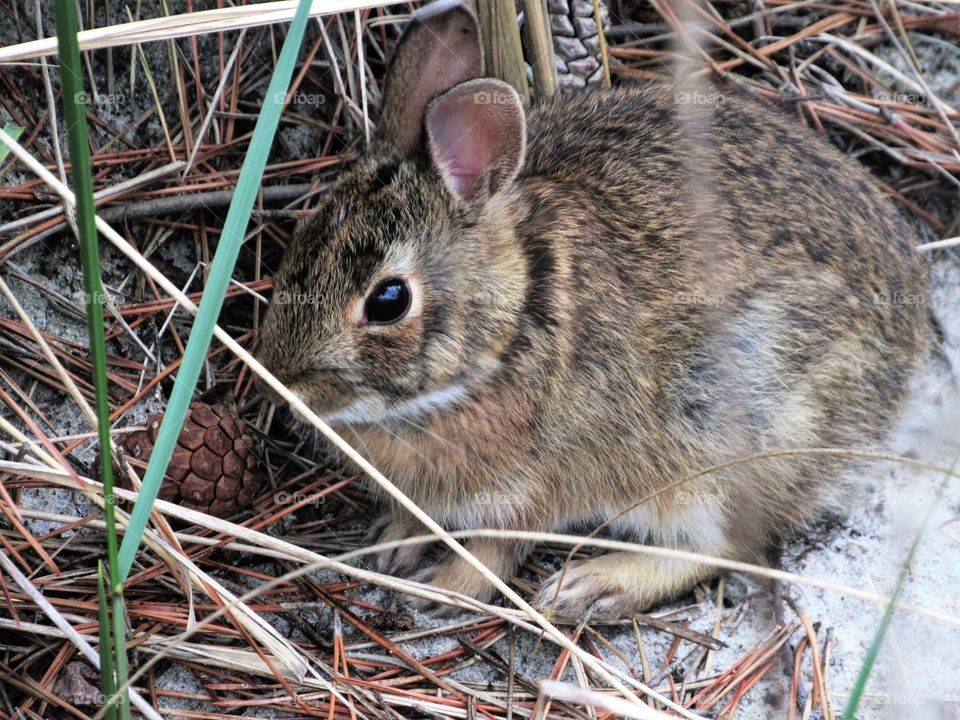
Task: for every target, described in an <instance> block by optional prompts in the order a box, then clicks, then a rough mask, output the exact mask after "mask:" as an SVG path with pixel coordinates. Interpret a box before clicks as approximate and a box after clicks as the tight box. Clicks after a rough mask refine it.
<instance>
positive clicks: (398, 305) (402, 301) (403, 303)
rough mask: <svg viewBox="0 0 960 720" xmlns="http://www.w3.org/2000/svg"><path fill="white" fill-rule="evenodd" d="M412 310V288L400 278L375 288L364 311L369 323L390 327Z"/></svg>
mask: <svg viewBox="0 0 960 720" xmlns="http://www.w3.org/2000/svg"><path fill="white" fill-rule="evenodd" d="M409 309H410V288H409V287H408V286H407V283H406V282H404V281H403V280H401V279H400V278H390V279H389V280H384V281H383V282H382V283H380V284H379V285H377V287H375V288H374V290H373V292H372V293H370V297H368V298H367V304H366V305H365V306H364V308H363V311H364V314H365V315H366V316H367V321H368V322H370V323H372V324H374V325H389V324H390V323H395V322H397V320H399V319H400V318H402V317H403V316H404V315H406V314H407V310H409Z"/></svg>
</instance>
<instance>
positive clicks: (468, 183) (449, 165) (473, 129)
mask: <svg viewBox="0 0 960 720" xmlns="http://www.w3.org/2000/svg"><path fill="white" fill-rule="evenodd" d="M460 119H462V120H464V122H465V123H472V124H470V125H468V127H467V130H466V132H465V134H463V135H461V136H460V137H459V138H454V137H453V135H455V134H456V132H457V131H458V130H461V129H462V128H463V126H462V125H460V124H459V123H454V124H453V125H452V126H450V127H447V128H444V130H441V133H440V134H441V135H442V136H443V137H442V138H437V144H438V145H440V146H441V147H442V150H441V152H440V153H439V154H438V156H437V164H438V165H439V166H440V171H441V172H442V173H443V175H444V179H445V180H446V181H447V182H448V184H449V185H451V188H450V189H451V190H453V191H454V192H455V193H456V194H457V195H459V196H460V197H462V198H464V199H469V198H470V197H472V195H473V190H474V189H475V188H474V186H475V185H476V183H477V180H479V178H480V175H482V174H483V171H484V170H485V169H486V168H487V166H488V165H489V164H490V162H491V159H492V158H491V153H490V150H491V147H490V143H489V141H487V139H486V138H484V137H482V135H483V134H484V133H483V130H482V128H481V127H480V126H479V125H478V124H477V123H476V121H474V120H473V119H472V118H469V117H465V118H460ZM441 158H442V159H441Z"/></svg>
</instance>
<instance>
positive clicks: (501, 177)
mask: <svg viewBox="0 0 960 720" xmlns="http://www.w3.org/2000/svg"><path fill="white" fill-rule="evenodd" d="M426 125H427V137H428V138H429V150H430V158H431V159H432V160H433V164H434V165H435V166H436V168H437V170H438V171H439V173H440V176H441V177H442V178H443V182H444V184H446V186H447V188H448V189H449V190H450V192H452V193H453V194H454V195H455V196H456V197H457V198H458V199H460V200H463V201H469V200H471V199H473V197H474V196H475V195H476V193H477V191H478V190H480V189H481V188H483V189H484V190H485V192H486V193H487V194H489V195H493V194H494V193H496V192H498V191H499V190H501V189H502V188H504V187H505V186H506V185H508V184H509V183H510V182H512V181H513V179H514V178H515V177H516V176H517V173H518V172H519V171H520V166H521V165H522V164H523V156H524V152H525V150H526V146H527V121H526V117H525V115H524V112H523V106H522V105H521V103H520V96H519V95H518V94H517V91H516V90H514V89H513V88H512V87H510V85H508V84H507V83H505V82H501V81H499V80H491V79H488V78H482V79H479V80H471V81H469V82H465V83H462V84H460V85H457V87H455V88H453V89H452V90H448V91H447V92H445V93H444V94H443V95H441V96H440V97H438V98H437V99H436V100H434V101H433V102H432V103H431V104H430V108H429V110H427V121H426Z"/></svg>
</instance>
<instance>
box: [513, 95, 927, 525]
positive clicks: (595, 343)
mask: <svg viewBox="0 0 960 720" xmlns="http://www.w3.org/2000/svg"><path fill="white" fill-rule="evenodd" d="M687 97H689V95H688V96H687ZM711 97H713V100H714V101H713V102H712V103H711V104H709V105H700V106H697V105H695V104H690V103H687V104H683V103H680V102H677V100H678V99H682V98H683V96H682V94H675V93H674V92H673V91H672V90H657V89H630V90H619V91H613V92H597V93H594V94H591V95H587V96H585V97H584V96H578V97H575V98H572V99H567V98H560V99H557V100H555V101H552V102H550V103H547V104H545V105H542V106H540V107H539V108H537V109H534V110H533V111H531V113H530V118H529V136H528V137H529V148H528V154H527V159H526V163H525V166H524V169H523V173H522V175H521V179H520V182H519V185H520V187H522V188H523V190H524V193H525V194H526V197H527V198H528V199H529V206H528V207H529V211H528V212H529V214H528V216H527V220H526V222H525V223H523V224H521V226H520V229H521V237H522V239H523V242H524V245H525V247H527V248H528V253H529V255H530V258H531V259H532V260H533V262H532V264H531V267H536V266H537V265H539V267H540V272H541V274H543V275H545V276H544V277H541V278H539V279H538V281H537V282H535V283H533V287H534V288H536V293H537V294H538V296H537V298H536V303H535V306H536V307H537V308H538V309H539V315H535V316H534V317H536V318H537V319H538V320H539V322H540V326H539V327H537V323H535V322H531V323H530V324H529V328H528V331H527V332H528V335H529V339H528V341H529V342H531V343H532V344H533V346H535V347H536V346H537V345H538V344H539V345H540V347H539V348H537V350H535V351H534V352H533V353H531V356H532V357H535V358H542V357H550V358H551V359H550V365H551V367H552V368H553V371H554V373H555V374H556V375H557V376H558V377H560V378H561V379H559V380H558V381H557V382H556V383H555V385H554V388H555V389H556V394H555V395H554V402H548V401H546V400H544V401H543V405H544V406H545V407H548V408H549V409H548V410H547V411H545V412H547V413H548V414H549V413H553V415H552V417H551V418H550V419H548V420H545V421H542V422H539V423H538V424H537V426H538V427H540V428H541V429H542V433H543V434H544V437H542V438H540V443H541V445H542V446H544V447H556V448H570V447H578V448H580V451H581V453H582V456H581V460H582V461H585V465H586V466H588V467H592V468H594V471H595V472H597V473H598V474H602V475H605V476H606V477H605V480H604V482H605V483H607V485H608V486H611V487H613V488H616V486H618V485H620V484H621V483H623V486H622V487H621V488H619V489H613V490H611V492H610V493H609V495H610V496H611V497H616V496H617V494H618V493H619V492H621V491H622V492H623V493H624V494H625V495H632V496H636V495H637V494H638V492H639V493H642V492H643V490H642V489H640V490H639V491H638V485H640V487H641V488H642V487H644V486H646V487H655V486H656V485H657V484H658V483H662V482H663V478H664V476H671V477H673V478H675V477H678V476H681V475H683V474H684V473H686V472H693V471H694V470H696V469H698V468H700V467H703V466H706V465H709V464H710V463H711V462H715V461H719V460H721V459H723V458H727V457H731V456H736V455H738V454H744V453H749V452H760V451H768V450H775V449H785V448H798V447H854V446H862V445H863V443H864V442H870V441H876V440H877V439H879V438H880V437H881V436H882V434H883V432H884V431H885V430H886V429H887V427H888V426H889V423H890V421H891V420H892V418H893V417H894V416H895V412H896V409H897V408H898V407H899V405H900V403H901V401H902V399H903V397H904V395H905V392H906V388H907V385H908V382H909V376H910V373H911V371H912V369H913V367H914V366H915V364H916V362H917V360H918V359H919V358H920V357H921V355H922V352H923V349H924V347H925V342H926V338H927V311H926V310H927V309H926V307H925V297H926V280H925V269H924V267H923V265H922V263H921V262H920V261H919V260H918V259H917V258H916V256H915V253H914V252H913V251H912V247H911V246H912V245H913V244H915V242H916V240H915V233H914V231H913V230H912V229H911V228H910V227H909V225H908V224H907V223H906V222H905V221H904V220H903V218H901V217H900V215H899V213H898V212H897V210H896V209H895V208H894V207H893V205H892V203H891V202H890V201H889V200H888V199H887V198H885V197H884V196H883V194H882V193H881V192H880V191H879V190H878V189H877V188H876V186H875V184H874V183H873V182H872V181H871V180H870V178H869V176H868V175H867V173H866V171H864V170H862V169H860V168H859V167H857V166H856V164H855V163H854V162H853V161H851V160H849V159H847V158H845V157H844V156H843V155H842V154H841V153H839V152H838V151H836V150H835V149H834V148H832V147H831V146H829V145H828V144H827V143H826V142H825V141H824V140H822V139H821V138H819V137H817V136H816V135H815V134H814V133H812V132H810V131H808V130H806V129H805V128H803V127H802V126H801V125H800V124H799V121H798V120H797V119H795V118H790V117H787V116H784V115H781V114H780V113H779V112H778V111H777V110H775V109H771V108H763V107H761V106H760V105H759V104H757V103H755V102H753V101H750V100H747V99H744V98H740V97H737V96H711ZM544 258H548V259H549V262H545V261H544ZM545 266H548V267H545ZM547 275H549V277H547ZM564 348H566V351H565V350H564ZM538 362H540V361H538ZM540 367H542V363H540ZM530 370H531V371H533V368H532V367H531V368H530ZM564 408H569V410H566V409H564ZM560 416H562V417H563V418H564V419H563V421H558V417H560ZM597 428H602V431H601V432H598V431H597ZM551 434H552V436H551ZM585 458H589V460H585ZM837 469H838V465H837V464H836V463H835V462H833V461H826V460H822V459H820V460H810V461H808V462H806V463H803V462H799V461H798V462H793V463H791V464H789V467H786V466H783V467H778V468H772V467H771V466H769V465H768V466H767V467H766V468H764V469H763V470H764V472H763V474H764V475H766V476H767V477H769V474H770V473H771V472H772V473H774V474H779V475H780V477H779V478H778V480H777V481H776V482H772V481H771V482H770V486H768V487H766V488H760V487H759V486H758V485H755V484H753V483H751V482H750V481H749V478H750V477H751V476H755V477H756V478H757V482H758V483H759V482H760V480H759V476H758V475H757V474H756V473H753V472H750V471H746V472H740V473H738V478H737V482H736V483H735V484H736V486H737V487H738V488H739V489H740V490H741V492H738V495H741V496H742V497H739V498H738V500H737V502H740V503H745V504H749V503H750V502H751V501H755V502H757V503H758V510H757V512H758V513H761V512H768V515H769V516H770V517H771V518H772V517H779V518H781V520H783V521H784V525H786V524H788V523H787V522H786V521H788V520H789V521H793V522H796V521H799V520H802V519H803V518H804V517H808V516H810V514H811V510H813V509H814V508H816V507H818V506H822V505H823V504H825V503H826V502H829V499H830V498H831V497H835V492H834V491H835V490H836V486H834V485H833V483H832V482H826V481H825V479H826V478H827V477H828V476H829V475H831V474H834V472H835V471H836V470H837ZM644 478H645V479H646V480H645V481H644ZM657 478H659V481H658V480H657ZM638 481H639V482H638ZM588 502H589V501H588V500H586V499H585V500H584V505H586V504H588ZM760 507H765V508H767V510H764V511H761V510H760V509H759V508H760ZM764 524H767V523H766V522H764Z"/></svg>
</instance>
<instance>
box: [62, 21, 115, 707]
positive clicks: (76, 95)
mask: <svg viewBox="0 0 960 720" xmlns="http://www.w3.org/2000/svg"><path fill="white" fill-rule="evenodd" d="M54 15H55V18H56V27H57V58H58V60H59V63H60V90H61V99H62V102H63V113H64V119H65V120H66V124H67V147H68V148H69V150H70V175H71V180H72V181H73V191H74V194H75V195H76V202H77V230H78V233H79V235H80V264H81V266H82V268H83V284H84V290H85V291H86V306H87V307H86V309H87V323H88V330H89V334H90V360H91V364H92V369H93V385H94V395H95V397H96V417H97V434H98V439H99V443H100V456H101V458H102V459H103V460H102V462H101V463H100V476H101V480H102V481H103V493H104V499H105V501H106V502H105V504H104V519H105V520H106V525H107V530H106V532H107V562H108V567H109V577H110V584H111V588H110V597H111V599H112V603H113V617H114V632H113V635H112V638H111V636H110V632H109V616H108V614H107V602H106V591H105V590H104V588H103V573H102V572H101V573H100V575H99V582H100V597H101V602H100V633H101V645H100V662H101V667H102V668H105V669H102V670H101V677H102V681H103V682H104V683H105V687H102V688H101V690H102V691H103V692H104V693H105V694H106V695H108V696H109V695H112V694H113V693H114V690H115V688H116V687H117V676H116V670H118V669H122V670H123V672H124V673H125V672H126V657H127V655H126V647H125V637H126V636H125V633H124V628H123V617H124V614H123V584H122V583H121V582H119V579H120V573H119V571H118V570H117V567H118V566H117V558H118V550H119V548H118V547H117V526H116V514H115V501H114V493H113V463H112V462H111V461H110V403H109V400H108V398H107V344H106V338H105V337H104V332H103V301H104V294H103V286H102V284H101V281H100V248H99V245H98V236H97V227H96V221H95V215H94V212H95V210H94V203H93V174H92V172H91V168H90V145H89V135H88V133H87V109H86V106H85V105H84V102H83V100H84V98H85V94H84V91H83V71H82V68H81V64H80V47H79V45H78V44H77V26H78V22H77V7H76V4H75V3H73V2H55V3H54ZM101 569H102V565H101ZM111 640H112V643H111ZM104 641H106V642H104ZM118 708H119V713H118V712H117V710H118ZM110 710H111V712H112V713H113V717H116V716H117V714H119V716H120V717H122V718H124V719H126V718H129V717H130V694H129V692H127V691H126V690H124V691H123V692H122V693H121V697H120V699H119V700H118V702H117V703H116V704H114V703H111V705H110Z"/></svg>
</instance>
